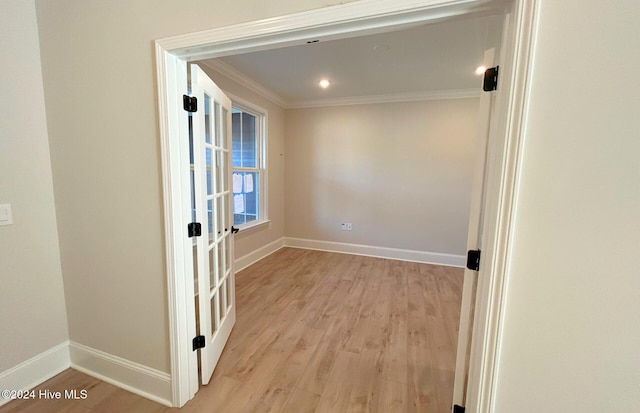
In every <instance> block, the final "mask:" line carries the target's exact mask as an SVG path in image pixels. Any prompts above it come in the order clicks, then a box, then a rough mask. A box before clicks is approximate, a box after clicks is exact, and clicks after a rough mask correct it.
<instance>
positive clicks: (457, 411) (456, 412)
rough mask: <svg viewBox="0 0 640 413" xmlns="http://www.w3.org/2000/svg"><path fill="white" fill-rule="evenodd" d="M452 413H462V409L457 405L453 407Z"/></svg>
mask: <svg viewBox="0 0 640 413" xmlns="http://www.w3.org/2000/svg"><path fill="white" fill-rule="evenodd" d="M453 413H464V407H462V406H458V405H457V404H454V405H453Z"/></svg>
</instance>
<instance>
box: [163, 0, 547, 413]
mask: <svg viewBox="0 0 640 413" xmlns="http://www.w3.org/2000/svg"><path fill="white" fill-rule="evenodd" d="M537 3H538V0H508V1H487V0H359V1H354V2H350V3H347V4H341V5H337V6H331V7H326V8H321V9H316V10H311V11H306V12H301V13H296V14H291V15H286V16H281V17H275V18H269V19H264V20H258V21H253V22H247V23H241V24H237V25H232V26H226V27H221V28H214V29H210V30H204V31H200V32H195V33H189V34H184V35H179V36H173V37H168V38H164V39H159V40H156V42H155V51H156V77H157V87H158V113H159V117H158V119H159V132H160V144H161V157H162V179H163V201H164V222H165V239H166V245H165V248H166V249H165V255H166V264H167V290H168V304H169V335H170V351H171V386H172V398H173V405H174V406H178V407H180V406H183V405H184V404H185V403H186V402H187V401H188V400H190V399H191V398H192V397H193V396H194V395H195V393H196V392H197V390H198V366H197V354H196V352H194V351H192V349H191V339H192V338H193V337H194V336H195V331H196V328H195V305H194V301H193V297H194V286H193V282H192V277H190V276H188V277H185V274H189V275H192V274H193V262H192V255H191V254H192V243H191V241H190V239H189V238H188V237H186V228H187V224H188V223H189V222H190V220H191V208H190V178H189V147H188V142H189V139H188V123H187V122H188V120H187V115H186V112H184V111H183V109H182V95H183V94H185V93H186V90H187V67H186V66H187V62H189V61H195V60H200V59H209V58H216V57H222V56H226V55H231V54H238V53H248V52H253V51H259V50H267V49H270V48H274V47H276V46H277V47H283V46H289V45H297V44H303V43H305V42H306V41H307V40H315V39H320V40H331V39H338V38H345V37H351V36H356V35H357V36H360V35H365V34H372V33H378V32H383V31H387V30H390V29H391V28H399V27H402V26H405V25H411V24H416V23H429V22H436V21H441V20H442V19H445V18H454V17H458V16H464V15H468V14H472V13H500V14H506V16H507V18H506V22H507V24H506V25H505V27H504V28H503V42H502V48H501V58H500V69H501V70H500V80H499V82H500V83H499V86H498V90H497V91H496V97H495V98H496V106H495V111H494V113H493V114H492V117H491V121H490V122H491V133H490V136H489V140H488V149H487V151H488V152H487V153H488V157H489V156H490V159H493V162H492V164H491V165H488V166H487V168H488V170H487V183H486V185H487V195H486V199H485V202H484V204H483V206H482V207H483V210H484V215H485V221H484V225H483V240H482V245H483V246H484V250H483V252H482V263H481V266H480V271H479V273H478V280H479V281H478V286H477V299H476V305H475V314H476V315H475V320H476V322H475V323H474V327H473V333H472V343H471V348H472V349H471V359H470V368H469V381H468V387H467V406H466V408H467V411H469V412H490V411H492V410H493V404H492V401H493V395H494V393H495V386H496V382H495V379H494V378H495V376H496V370H497V367H498V354H499V351H500V333H501V326H502V320H503V315H504V311H505V307H504V291H505V285H506V282H507V278H508V274H507V271H506V269H507V268H508V263H509V252H510V246H511V239H512V237H513V226H512V219H511V218H512V215H513V208H514V205H515V201H516V199H517V196H518V174H519V164H520V158H521V148H522V144H521V136H522V129H523V125H524V124H525V122H526V113H527V110H526V109H527V104H528V96H529V94H528V90H529V87H528V86H529V84H530V76H531V70H530V62H531V55H532V50H533V44H532V43H533V39H534V38H535V31H536V9H537Z"/></svg>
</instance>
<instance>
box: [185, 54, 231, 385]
mask: <svg viewBox="0 0 640 413" xmlns="http://www.w3.org/2000/svg"><path fill="white" fill-rule="evenodd" d="M191 82H192V90H193V91H194V93H195V95H196V97H197V98H198V101H200V100H202V102H203V103H202V104H199V105H198V106H199V107H200V110H201V112H195V113H194V114H193V117H194V121H193V126H192V133H193V152H194V196H195V202H194V205H195V210H196V211H195V215H196V219H197V220H198V222H200V223H201V224H202V228H203V229H205V228H206V234H203V235H204V236H202V237H199V238H197V268H198V277H197V278H198V291H199V293H198V296H199V299H198V301H199V305H198V307H199V319H200V334H202V335H204V336H205V342H206V344H205V347H204V348H203V349H201V350H200V355H201V357H200V360H201V382H202V384H207V383H208V382H209V379H210V377H211V374H212V373H213V369H214V368H215V365H216V363H217V361H218V358H219V357H220V353H221V352H222V349H223V348H224V344H225V343H226V341H227V339H228V337H229V334H230V333H231V329H232V327H233V324H234V323H235V299H234V296H233V288H232V284H233V282H234V275H233V262H232V260H231V259H229V258H227V257H231V256H232V251H233V240H232V238H231V227H230V226H229V225H228V223H229V222H230V216H229V214H230V208H229V205H227V204H226V202H228V201H229V200H230V194H229V190H228V188H229V183H228V181H229V180H230V165H229V164H228V162H227V160H228V159H229V144H230V140H231V136H230V134H229V131H230V129H229V127H228V123H230V121H231V116H230V109H231V101H230V100H229V98H228V97H226V96H225V95H224V93H223V92H222V91H221V90H220V89H219V88H218V87H217V86H216V85H215V84H214V83H213V81H211V79H209V78H208V76H207V75H206V74H205V73H204V72H203V71H202V69H200V68H199V67H198V66H197V65H192V66H191Z"/></svg>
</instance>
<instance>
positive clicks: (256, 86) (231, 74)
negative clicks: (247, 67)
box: [198, 59, 289, 109]
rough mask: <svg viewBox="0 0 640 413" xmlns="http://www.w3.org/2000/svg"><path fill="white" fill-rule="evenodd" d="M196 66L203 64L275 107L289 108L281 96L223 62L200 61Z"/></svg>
mask: <svg viewBox="0 0 640 413" xmlns="http://www.w3.org/2000/svg"><path fill="white" fill-rule="evenodd" d="M198 64H203V65H205V66H207V67H209V68H211V69H213V70H215V71H216V72H218V73H220V74H222V75H224V76H226V77H228V78H229V79H231V80H233V81H234V82H237V83H239V84H241V85H242V86H244V87H246V88H247V89H249V90H251V91H252V92H255V93H257V94H259V95H260V96H262V97H263V98H265V99H268V100H270V101H271V102H273V103H275V104H276V105H278V106H280V107H282V108H285V109H286V108H288V107H289V102H288V101H287V100H286V99H284V98H283V97H282V96H280V95H278V94H277V93H275V92H273V91H272V90H270V89H267V88H266V87H264V86H262V85H261V84H260V83H258V82H256V81H255V80H253V79H252V78H250V77H249V76H247V75H245V74H244V73H242V72H240V71H239V70H238V69H236V68H234V67H233V66H230V65H228V64H226V63H225V62H223V61H221V60H219V59H216V60H213V59H212V60H202V61H200V62H198Z"/></svg>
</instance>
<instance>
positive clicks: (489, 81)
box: [482, 66, 500, 92]
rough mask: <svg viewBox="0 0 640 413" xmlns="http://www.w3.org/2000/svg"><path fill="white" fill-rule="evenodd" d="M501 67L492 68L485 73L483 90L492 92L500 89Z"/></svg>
mask: <svg viewBox="0 0 640 413" xmlns="http://www.w3.org/2000/svg"><path fill="white" fill-rule="evenodd" d="M499 68H500V66H496V67H490V68H488V69H487V70H485V72H484V82H482V90H484V91H485V92H491V91H492V90H496V89H498V69H499Z"/></svg>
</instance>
